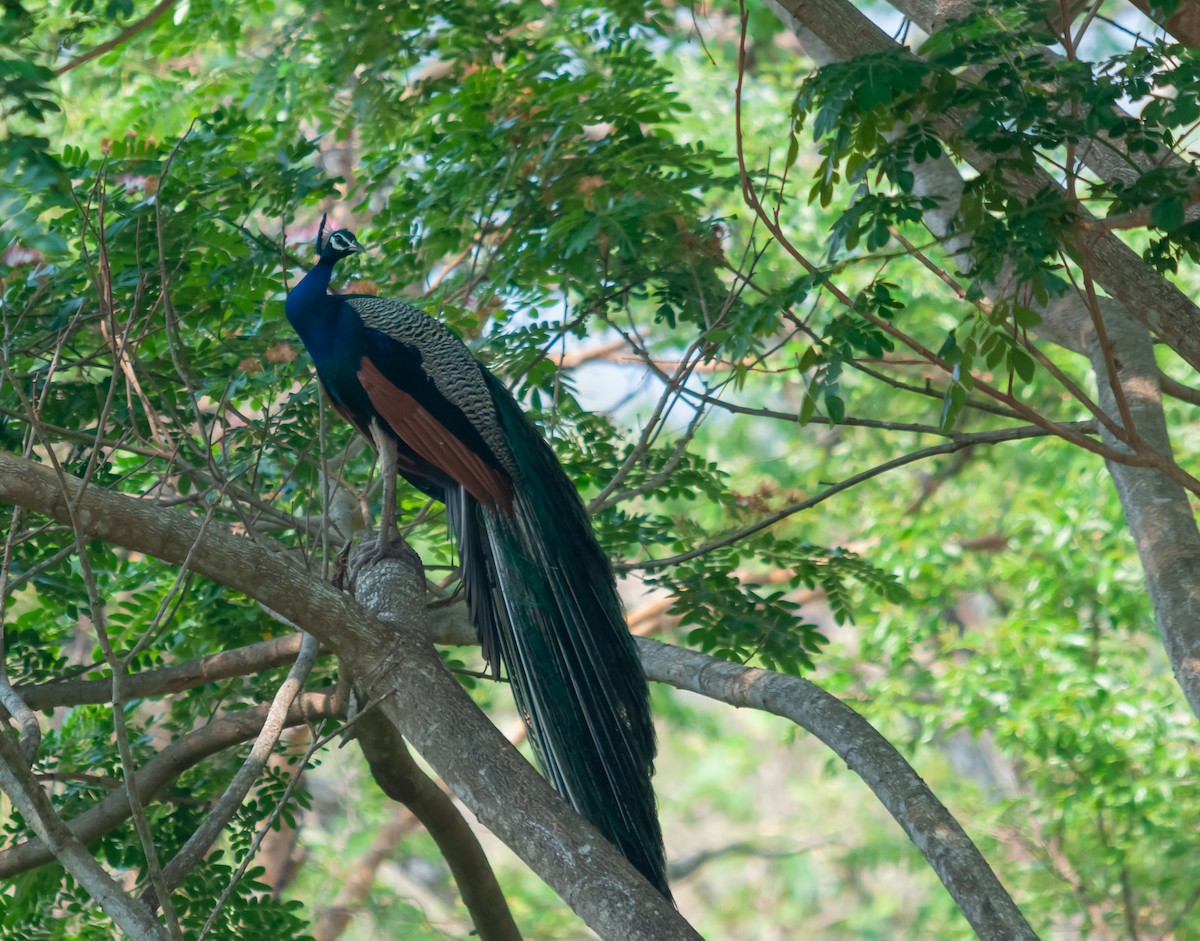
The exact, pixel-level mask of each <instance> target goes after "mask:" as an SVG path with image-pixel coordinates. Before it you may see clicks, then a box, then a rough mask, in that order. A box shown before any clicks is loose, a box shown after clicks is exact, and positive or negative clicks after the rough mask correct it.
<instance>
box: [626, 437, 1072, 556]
mask: <svg viewBox="0 0 1200 941" xmlns="http://www.w3.org/2000/svg"><path fill="white" fill-rule="evenodd" d="M1074 428H1078V429H1079V434H1080V435H1083V434H1089V433H1094V432H1095V425H1094V424H1093V423H1091V422H1086V423H1081V424H1079V425H1077V426H1072V430H1074ZM1045 434H1047V432H1045V431H1043V430H1042V429H1041V428H1038V427H1034V426H1025V427H1022V428H1001V429H998V430H996V431H980V432H975V433H973V434H964V435H959V436H956V437H955V438H954V440H952V441H947V442H946V443H945V444H935V445H931V446H930V447H927V448H922V449H921V450H919V451H913V452H911V453H909V454H902V455H901V456H900V457H897V458H893V459H892V460H890V461H884V462H883V463H882V464H877V465H876V466H875V467H871V468H868V469H867V470H865V471H862V472H861V473H858V474H854V475H852V476H850V477H847V478H846V479H845V480H842V481H839V482H838V483H836V484H834V485H833V486H832V487H827V488H826V489H824V490H822V491H821V492H820V493H818V494H816V495H814V496H811V497H809V498H807V499H805V500H800V501H799V502H797V503H792V504H790V505H788V506H785V507H784V508H783V509H781V510H777V511H776V512H774V513H771V514H769V515H768V516H764V517H763V518H762V519H760V520H756V521H755V522H753V523H751V524H750V525H748V526H744V527H742V528H741V529H738V530H735V531H733V532H731V533H727V534H725V535H723V536H720V537H719V538H717V539H715V540H713V541H712V542H708V543H705V544H704V545H702V546H697V547H696V548H695V549H690V550H688V551H687V552H681V553H680V554H679V555H673V556H670V557H668V558H663V559H650V560H648V561H645V562H629V563H626V564H624V565H615V566H613V568H614V569H615V570H616V571H618V572H628V571H642V572H646V571H650V570H653V569H660V568H665V567H667V566H671V565H678V564H679V563H681V562H687V561H689V560H691V559H695V558H698V557H700V556H702V555H705V554H706V553H709V552H712V551H713V550H714V549H720V548H723V547H724V546H730V545H733V544H734V543H736V542H740V541H741V540H743V539H745V538H747V537H748V536H753V535H754V534H755V533H758V532H761V531H762V530H764V529H767V528H769V527H771V526H774V525H775V524H776V523H779V522H781V521H783V520H785V519H787V518H788V517H789V516H794V515H795V514H797V513H801V512H803V511H804V510H809V509H812V508H813V507H814V506H816V505H817V504H819V503H824V502H825V501H826V500H828V499H829V498H830V497H833V496H836V495H837V494H839V493H841V492H843V491H845V490H849V489H850V488H852V487H855V486H857V485H858V484H861V483H863V482H864V481H867V480H870V479H871V478H873V477H878V476H880V475H881V474H886V473H887V472H888V471H893V470H896V469H897V468H899V467H903V466H905V465H906V464H912V463H915V462H916V461H923V460H925V459H926V458H930V457H936V456H938V455H940V454H953V453H954V452H956V451H961V450H962V449H963V448H971V447H976V446H978V445H984V444H998V443H1000V442H1004V441H1019V440H1023V439H1026V438H1036V437H1039V436H1042V435H1045Z"/></svg>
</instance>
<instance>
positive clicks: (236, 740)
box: [0, 688, 337, 911]
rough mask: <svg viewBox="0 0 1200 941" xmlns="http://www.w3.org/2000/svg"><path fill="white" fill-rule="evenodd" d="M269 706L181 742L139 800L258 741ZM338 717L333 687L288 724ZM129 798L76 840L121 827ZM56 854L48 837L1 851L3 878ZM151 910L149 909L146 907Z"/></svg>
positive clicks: (91, 813)
mask: <svg viewBox="0 0 1200 941" xmlns="http://www.w3.org/2000/svg"><path fill="white" fill-rule="evenodd" d="M269 710H270V706H269V704H265V703H264V704H260V705H258V706H253V707H251V708H249V709H243V710H239V711H237V712H233V713H230V714H228V715H226V716H223V717H222V718H220V719H216V720H214V721H212V722H210V723H208V724H207V725H205V726H202V727H201V728H199V729H197V730H195V731H193V732H189V733H187V734H186V735H184V736H182V737H180V738H178V739H176V740H175V741H173V742H172V743H171V744H170V745H168V746H167V747H166V748H164V749H163V750H162V751H160V752H159V753H158V754H157V755H155V756H154V757H153V758H151V759H150V760H149V761H147V762H146V763H145V764H144V765H143V766H142V767H141V768H140V769H138V772H137V775H136V778H135V780H134V781H133V782H131V785H132V786H136V788H137V793H138V796H139V798H140V799H141V800H142V801H143V802H145V803H148V802H149V801H151V800H153V799H154V798H155V796H156V795H157V794H158V793H159V792H160V791H161V790H162V789H163V788H164V787H166V786H167V785H169V784H170V783H171V782H172V781H174V780H175V779H176V778H177V777H179V775H181V774H182V773H183V772H184V771H186V770H187V769H188V768H191V767H194V766H195V765H197V764H199V763H200V762H201V761H203V760H204V759H206V758H209V757H211V756H212V755H215V754H217V753H218V752H221V751H224V750H225V749H227V748H231V747H233V746H235V745H240V744H241V743H242V742H246V741H249V740H250V739H252V738H254V736H256V735H257V734H258V733H259V731H260V730H261V729H262V727H263V723H264V722H265V721H266V718H267V713H268V711H269ZM336 714H337V702H336V697H335V695H334V691H333V689H332V688H330V689H325V690H318V691H315V692H311V693H303V694H301V696H299V697H298V698H297V701H296V702H294V703H293V704H292V707H291V709H289V710H288V714H287V719H286V720H285V724H286V725H288V726H292V725H299V724H301V723H304V722H308V721H311V720H320V719H326V718H329V717H330V716H333V715H336ZM130 813H131V811H130V808H129V797H128V795H127V793H126V791H125V788H124V787H122V788H121V789H120V790H117V791H114V792H113V793H111V794H109V795H108V796H107V797H105V798H104V799H103V800H101V801H99V802H98V803H97V804H95V805H94V806H92V807H90V808H88V809H87V810H85V811H83V813H81V814H78V815H77V816H75V817H73V818H72V819H71V820H70V821H68V822H67V826H68V827H69V828H70V832H71V834H72V835H73V837H74V838H75V839H76V840H78V841H79V842H80V843H81V844H84V845H86V844H89V843H91V842H93V841H94V840H97V839H99V838H100V837H102V836H103V835H104V834H106V833H108V832H110V831H111V830H113V829H115V828H116V827H118V826H120V825H121V824H122V823H124V822H125V821H126V820H128V819H129V816H130ZM57 855H58V853H57V851H54V850H53V849H52V848H51V846H48V845H47V843H46V842H45V841H44V840H43V839H31V840H25V841H23V842H21V843H17V844H16V845H14V846H10V847H7V848H6V849H4V850H0V879H3V878H9V877H11V876H15V875H17V874H18V873H21V872H26V871H28V870H30V869H34V868H36V867H38V866H44V865H45V864H46V863H49V862H52V861H54V859H55V858H56V857H57ZM147 911H149V909H147Z"/></svg>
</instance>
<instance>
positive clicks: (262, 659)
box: [17, 634, 301, 712]
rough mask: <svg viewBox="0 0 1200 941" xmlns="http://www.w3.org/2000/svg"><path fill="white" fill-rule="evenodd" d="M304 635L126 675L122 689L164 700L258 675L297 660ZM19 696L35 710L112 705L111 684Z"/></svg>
mask: <svg viewBox="0 0 1200 941" xmlns="http://www.w3.org/2000/svg"><path fill="white" fill-rule="evenodd" d="M300 640H301V636H300V635H299V634H289V635H288V636H286V637H276V638H274V639H273V640H264V641H260V642H259V643H257V644H250V645H248V646H246V647H237V648H234V649H233V650H222V651H221V652H220V653H215V654H210V655H209V656H206V657H198V658H196V659H195V660H186V661H184V662H183V663H177V664H174V665H173V666H169V667H163V668H162V669H160V670H148V671H146V672H145V673H134V674H130V675H129V676H127V677H126V679H125V682H124V686H123V687H122V688H123V690H124V692H125V695H126V696H128V697H129V698H130V699H145V698H147V697H149V696H166V695H169V694H171V693H178V692H182V691H183V690H185V689H194V688H195V687H197V686H205V685H207V684H208V683H216V682H217V681H219V680H226V679H229V678H231V677H234V676H247V675H249V674H251V673H260V672H262V671H263V670H269V669H271V668H272V667H278V666H283V665H284V664H287V663H291V662H292V661H293V660H295V659H296V654H297V653H298V652H299V650H300ZM17 692H18V693H19V694H20V696H21V697H22V698H23V699H24V700H25V701H26V703H27V704H28V705H29V708H30V709H33V710H34V711H35V712H36V711H39V710H42V709H53V708H55V707H56V706H82V705H85V704H96V703H108V702H111V701H112V681H111V680H108V679H101V680H56V681H54V682H51V683H39V684H38V685H37V686H18V687H17Z"/></svg>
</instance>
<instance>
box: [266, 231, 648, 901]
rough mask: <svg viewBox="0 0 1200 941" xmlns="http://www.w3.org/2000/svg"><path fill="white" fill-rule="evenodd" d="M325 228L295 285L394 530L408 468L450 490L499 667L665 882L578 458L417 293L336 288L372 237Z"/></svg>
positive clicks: (383, 541)
mask: <svg viewBox="0 0 1200 941" xmlns="http://www.w3.org/2000/svg"><path fill="white" fill-rule="evenodd" d="M325 228H326V221H325V219H324V218H322V220H321V226H320V229H319V230H318V232H317V240H316V249H317V254H318V256H319V257H318V261H317V263H316V265H314V266H313V268H312V269H311V270H310V271H309V272H308V273H307V274H306V275H305V276H304V277H303V278H302V279H301V280H300V281H299V283H297V284H296V286H295V287H294V288H293V289H292V291H291V292H290V293H289V294H288V296H287V302H286V312H287V318H288V320H289V321H290V322H291V324H292V326H293V327H294V328H295V330H296V332H297V333H298V334H299V335H300V339H301V340H302V341H303V342H304V346H305V348H306V349H307V350H308V353H309V355H310V356H311V357H312V360H313V363H314V364H315V366H316V370H317V376H318V377H319V379H320V381H321V385H322V387H323V388H324V390H325V393H326V395H327V396H328V398H329V401H330V402H331V403H332V404H333V406H334V408H335V409H336V410H337V411H338V412H339V413H340V414H341V415H342V417H344V418H345V419H346V420H347V421H348V422H349V423H350V424H351V425H353V426H354V427H355V428H356V429H357V430H358V431H359V433H361V434H362V435H363V436H364V437H365V438H366V439H367V440H368V441H369V442H371V444H372V446H373V447H374V448H375V450H376V451H377V453H378V454H379V460H380V467H381V472H382V476H383V480H384V484H385V487H384V506H383V517H382V520H381V523H380V534H379V540H380V542H379V545H380V546H381V547H386V546H387V545H388V544H389V542H390V540H391V537H392V535H393V534H394V527H395V511H396V502H395V483H396V475H397V474H399V475H401V476H403V477H404V478H405V479H406V480H407V481H408V482H409V483H411V484H412V485H413V486H414V487H416V488H417V489H419V490H421V491H422V492H424V493H425V494H427V495H429V496H430V497H432V498H434V499H435V500H438V501H440V502H441V503H443V504H445V507H446V515H447V518H448V520H449V524H450V528H451V531H452V532H453V535H454V539H455V544H456V546H457V550H458V558H459V567H460V571H461V577H462V583H463V586H464V590H465V596H466V603H467V607H468V611H469V613H470V617H471V620H472V622H473V623H474V625H475V629H476V631H477V633H478V636H479V641H480V645H481V648H482V651H483V657H484V659H485V660H486V662H487V663H488V665H489V667H490V670H491V673H492V675H493V676H496V677H499V676H500V675H501V670H502V669H503V670H504V671H505V672H506V673H507V675H508V678H509V680H510V684H511V687H512V691H513V696H514V698H515V699H516V703H517V708H518V709H519V711H520V713H521V715H522V717H523V719H524V721H525V725H526V727H527V728H528V730H529V738H530V741H531V742H532V744H533V748H534V751H535V753H536V755H537V757H538V760H539V762H540V764H541V766H542V768H543V770H544V771H545V773H546V775H547V776H548V777H549V779H550V781H551V783H552V784H553V785H554V787H555V789H556V790H557V791H558V792H559V794H561V795H562V796H563V797H564V798H565V799H566V800H567V801H568V802H569V803H570V804H571V805H572V806H573V807H574V808H575V809H576V810H578V811H579V813H581V814H582V815H583V816H584V817H586V818H587V819H588V820H590V821H591V822H592V823H593V824H594V825H595V826H596V827H597V828H598V829H599V830H600V832H601V833H603V834H604V835H605V837H607V838H608V840H609V841H610V842H612V843H613V844H614V845H615V846H616V847H617V848H618V849H619V850H620V851H621V852H622V853H623V854H624V855H625V857H626V858H627V859H628V860H629V861H630V862H631V863H632V864H633V865H634V866H635V867H636V868H637V869H638V870H639V871H640V872H641V873H642V874H643V875H644V876H645V877H646V878H647V879H648V880H649V881H650V882H651V884H653V885H654V886H655V887H656V888H657V889H658V890H659V891H660V892H661V893H662V894H663V895H664V896H666V897H667V898H670V897H671V896H670V890H669V888H668V886H667V877H666V859H665V853H664V850H663V841H662V832H661V830H660V827H659V822H658V815H657V812H656V809H655V800H654V790H653V787H652V785H651V776H652V775H653V773H654V756H655V737H654V727H653V724H652V722H651V718H650V703H649V690H648V688H647V684H646V677H645V674H644V672H643V670H642V666H641V661H640V660H639V659H638V655H637V650H636V647H635V645H634V642H633V638H632V637H631V636H630V634H629V631H628V629H627V627H626V624H625V618H624V616H623V614H622V610H621V602H620V599H619V598H618V596H617V592H616V585H615V582H614V579H613V574H612V568H611V566H610V565H609V562H608V559H607V557H606V556H605V555H604V552H603V551H602V550H601V548H600V545H599V543H597V541H596V538H595V535H594V534H593V532H592V528H591V523H590V521H589V519H588V516H587V512H586V510H585V509H584V506H583V503H582V501H581V500H580V498H579V493H578V491H577V490H576V489H575V486H574V485H573V484H572V482H571V480H570V479H569V478H568V477H567V474H566V472H565V471H564V470H563V469H562V466H561V465H560V464H559V462H558V459H557V458H556V457H555V455H554V452H553V451H552V450H551V448H550V446H549V445H548V444H547V443H546V441H545V439H543V437H542V436H541V434H540V433H539V432H538V430H537V428H536V427H535V426H534V425H533V423H532V422H531V421H530V420H529V418H528V417H527V416H526V415H525V413H524V412H523V411H522V410H521V407H520V406H519V405H518V404H517V402H516V400H515V399H514V398H513V396H512V394H511V393H510V392H509V390H508V389H507V388H506V387H505V386H504V384H503V383H501V382H500V380H498V379H497V378H496V377H495V376H494V375H492V373H491V372H489V371H488V370H487V369H486V368H485V367H484V366H483V365H482V364H481V363H480V362H479V361H478V360H477V359H476V358H475V357H474V356H473V355H472V354H471V352H470V350H469V349H468V348H467V346H466V345H465V344H464V343H463V342H462V340H461V339H459V337H458V336H456V335H455V334H454V333H453V332H451V331H450V329H449V328H447V327H446V326H445V325H444V324H442V323H441V322H439V321H437V320H435V319H434V318H432V317H430V316H429V315H428V314H426V313H425V312H424V311H422V310H420V309H419V308H417V307H414V306H413V305H411V304H408V303H406V302H404V301H400V300H394V299H389V298H382V297H375V296H373V295H367V294H330V293H329V290H328V288H329V282H330V278H331V277H332V275H333V270H334V265H335V264H337V262H338V261H340V260H341V259H343V258H346V257H347V256H349V255H353V254H354V253H356V252H361V251H363V250H364V249H363V247H362V246H361V245H360V244H359V242H358V240H357V239H356V238H355V237H354V234H353V233H352V232H350V231H349V230H347V229H340V230H338V231H335V232H332V233H331V234H330V235H329V236H328V238H325V237H324V233H325Z"/></svg>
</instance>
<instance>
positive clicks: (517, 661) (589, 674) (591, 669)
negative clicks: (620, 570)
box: [447, 376, 670, 898]
mask: <svg viewBox="0 0 1200 941" xmlns="http://www.w3.org/2000/svg"><path fill="white" fill-rule="evenodd" d="M488 378H489V380H490V382H491V383H492V386H493V398H494V399H495V401H496V407H497V411H498V413H499V417H500V421H501V424H502V425H503V428H504V434H505V438H506V440H507V441H508V442H509V443H510V446H511V449H512V453H513V457H514V460H515V462H516V465H517V470H518V471H519V473H518V475H517V479H516V488H515V498H514V501H513V507H512V511H511V512H504V511H492V510H489V509H486V508H484V507H482V506H480V505H479V504H478V503H477V502H476V501H475V500H474V499H473V498H472V497H470V496H469V495H468V494H466V493H465V491H461V492H460V493H459V494H457V495H456V496H455V497H454V498H451V499H447V509H448V510H449V514H450V518H451V522H452V525H453V527H454V530H455V534H456V537H457V542H458V546H459V555H460V564H461V566H462V570H463V580H464V583H465V585H466V591H467V601H468V604H469V606H470V608H471V613H472V617H473V620H474V621H475V624H476V626H477V628H478V629H479V634H480V641H481V642H482V645H483V649H484V655H485V657H487V658H488V659H489V662H490V663H491V664H492V666H493V668H495V667H497V666H498V665H499V664H503V666H504V668H505V669H506V670H507V672H508V676H509V679H510V681H511V683H512V687H513V695H514V697H515V699H516V701H517V707H518V709H520V710H521V713H522V716H523V718H524V719H525V723H526V725H527V727H528V729H529V736H530V741H531V742H532V744H533V747H534V750H535V751H536V753H537V755H538V758H539V760H540V761H541V764H542V766H543V768H544V770H545V771H546V774H547V776H548V777H549V778H550V780H551V782H552V783H553V784H554V786H555V788H556V789H557V790H558V791H559V793H560V794H562V795H563V796H564V797H566V798H567V800H569V801H570V802H571V804H572V805H573V806H574V807H575V809H576V810H578V811H579V812H580V813H581V814H583V816H584V817H586V818H587V819H588V820H590V821H591V822H592V823H593V824H595V825H596V827H597V828H598V829H599V830H600V831H601V832H602V833H603V834H604V835H605V836H606V837H607V838H608V839H609V840H610V841H611V842H612V843H613V844H614V845H615V846H616V847H617V848H618V849H620V850H621V852H622V853H623V854H624V855H625V857H626V858H627V859H629V861H630V862H631V863H633V865H634V866H635V867H636V868H637V869H638V870H639V871H640V872H641V873H642V874H643V875H645V876H646V878H647V879H648V880H650V882H651V883H652V884H654V885H655V886H656V887H657V888H658V889H659V891H660V892H662V893H663V895H665V896H666V897H667V898H670V890H669V888H668V886H667V880H666V860H665V858H664V853H663V846H662V834H661V831H660V829H659V824H658V814H657V812H656V810H655V802H654V791H653V788H652V786H651V775H652V774H653V771H654V754H655V742H654V727H653V724H652V723H651V720H650V706H649V697H648V691H647V688H646V681H645V677H644V674H643V672H642V666H641V661H640V660H639V659H638V655H637V649H636V647H635V645H634V642H633V638H632V637H631V636H630V634H629V631H628V629H627V627H626V625H625V618H624V616H623V615H622V612H621V606H620V601H619V599H618V597H617V593H616V588H615V585H614V582H613V576H612V569H611V567H610V566H609V563H608V560H607V558H606V557H605V556H604V553H603V551H602V550H601V549H600V546H599V544H598V543H597V542H596V539H595V536H594V535H593V534H592V529H591V524H590V522H589V521H588V518H587V514H586V511H585V510H584V507H583V505H582V503H581V502H580V499H579V495H578V493H577V492H576V490H575V487H574V485H573V484H572V483H571V481H570V480H569V479H568V478H567V476H566V474H565V473H564V472H563V470H562V468H561V467H560V466H559V464H558V460H557V459H556V458H555V456H554V453H553V452H552V451H551V450H550V448H549V446H548V445H547V444H546V443H545V441H544V440H543V439H542V437H541V435H540V434H539V433H538V432H537V430H536V429H535V428H534V427H533V426H532V425H531V424H530V423H529V420H528V419H527V418H526V417H525V415H524V414H523V413H522V412H521V410H520V408H519V407H518V406H517V405H516V403H515V402H514V401H513V399H512V397H511V396H510V394H509V393H508V391H507V390H506V389H504V387H503V386H501V385H500V383H499V382H497V381H496V380H494V379H492V378H491V377H490V376H489V377H488Z"/></svg>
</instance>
